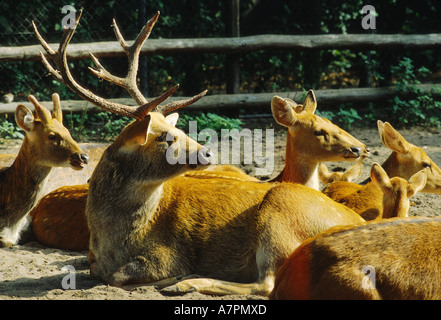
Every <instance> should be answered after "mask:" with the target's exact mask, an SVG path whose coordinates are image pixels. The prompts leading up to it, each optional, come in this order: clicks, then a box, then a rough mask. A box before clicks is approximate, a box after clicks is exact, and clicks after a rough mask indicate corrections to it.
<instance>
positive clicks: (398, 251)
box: [270, 165, 441, 299]
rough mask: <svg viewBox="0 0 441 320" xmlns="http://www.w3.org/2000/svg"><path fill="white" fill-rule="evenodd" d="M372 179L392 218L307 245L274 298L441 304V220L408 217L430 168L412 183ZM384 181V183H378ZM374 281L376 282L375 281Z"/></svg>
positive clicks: (327, 234)
mask: <svg viewBox="0 0 441 320" xmlns="http://www.w3.org/2000/svg"><path fill="white" fill-rule="evenodd" d="M372 169H373V170H378V172H376V173H375V174H373V175H372V178H373V179H374V180H375V181H378V182H379V184H380V185H381V189H382V190H383V191H384V197H383V206H384V210H385V213H386V212H387V214H388V215H389V216H393V217H399V218H392V219H381V220H376V221H372V222H367V223H363V224H359V225H355V226H339V227H334V228H330V229H329V230H327V231H324V232H322V233H320V234H318V235H317V236H315V237H312V238H311V239H308V240H306V241H305V242H304V243H302V245H301V246H299V247H298V248H297V249H296V250H295V251H294V253H293V254H292V255H291V256H290V257H289V258H288V260H286V262H285V263H284V264H283V265H282V267H281V268H280V269H279V271H278V272H277V276H276V283H275V287H274V290H273V291H272V293H271V295H270V298H272V299H440V298H441V282H440V279H441V269H440V265H439V259H440V253H439V240H440V239H439V235H440V234H441V219H440V218H403V217H405V216H407V211H408V208H409V198H410V197H411V196H413V195H414V194H415V193H416V192H418V191H419V190H421V189H422V188H424V185H425V183H426V179H427V175H428V171H429V170H428V169H423V170H421V171H419V172H418V173H416V174H415V175H413V176H412V177H411V178H410V179H409V182H406V181H405V180H404V179H402V178H399V177H394V178H391V179H390V180H389V177H388V176H387V175H386V173H385V172H384V170H383V169H382V168H381V167H380V166H379V165H376V167H374V166H373V167H372ZM377 179H378V180H377ZM372 280H373V281H372Z"/></svg>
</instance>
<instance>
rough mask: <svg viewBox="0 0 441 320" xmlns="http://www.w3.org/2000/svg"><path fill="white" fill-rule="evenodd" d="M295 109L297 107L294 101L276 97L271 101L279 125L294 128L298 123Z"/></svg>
mask: <svg viewBox="0 0 441 320" xmlns="http://www.w3.org/2000/svg"><path fill="white" fill-rule="evenodd" d="M293 107H295V105H294V103H293V101H292V100H288V99H283V98H281V97H279V96H274V97H273V98H272V100H271V110H272V112H273V117H274V119H275V120H276V121H277V123H278V124H281V125H282V126H285V127H290V126H292V125H293V124H294V123H295V121H296V116H295V112H294V110H293Z"/></svg>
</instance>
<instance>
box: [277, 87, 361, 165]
mask: <svg viewBox="0 0 441 320" xmlns="http://www.w3.org/2000/svg"><path fill="white" fill-rule="evenodd" d="M271 108H272V111H273V115H274V118H275V120H276V121H277V122H278V123H279V124H281V125H283V126H285V127H288V134H289V136H288V137H290V136H291V137H293V138H292V139H291V140H292V141H294V140H295V144H296V146H295V147H296V149H298V150H299V151H300V152H301V151H303V150H308V157H309V158H310V159H313V160H314V161H316V162H322V161H345V160H358V159H360V160H362V159H364V158H366V157H367V156H368V155H369V149H368V148H366V146H365V145H364V144H362V143H361V142H360V141H358V140H357V139H355V138H354V137H353V136H351V135H350V134H349V133H347V132H346V131H344V130H343V129H341V128H339V127H338V126H336V125H334V124H333V123H331V122H330V121H329V120H327V119H325V118H322V117H319V116H317V115H315V114H314V112H315V110H316V108H317V101H316V98H315V95H314V92H313V91H312V90H309V92H308V94H307V95H306V98H305V100H304V102H303V104H301V105H299V104H297V103H295V102H294V101H293V100H291V99H283V98H281V97H279V96H275V97H273V99H272V101H271ZM294 137H295V139H294ZM288 147H289V145H288V146H287V148H288Z"/></svg>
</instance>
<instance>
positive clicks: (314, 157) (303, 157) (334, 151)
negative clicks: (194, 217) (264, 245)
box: [32, 91, 369, 251]
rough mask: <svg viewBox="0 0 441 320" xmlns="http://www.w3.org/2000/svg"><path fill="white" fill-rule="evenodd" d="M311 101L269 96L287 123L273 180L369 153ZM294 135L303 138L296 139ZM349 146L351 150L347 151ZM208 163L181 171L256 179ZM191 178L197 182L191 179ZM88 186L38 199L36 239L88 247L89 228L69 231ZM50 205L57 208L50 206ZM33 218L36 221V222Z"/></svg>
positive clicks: (304, 179) (309, 174)
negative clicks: (282, 155)
mask: <svg viewBox="0 0 441 320" xmlns="http://www.w3.org/2000/svg"><path fill="white" fill-rule="evenodd" d="M316 106H317V105H316V101H315V96H314V94H313V92H312V91H310V92H309V94H308V95H307V97H306V98H305V100H304V102H303V105H298V104H296V103H294V102H293V101H292V100H290V99H282V98H279V97H275V98H274V99H273V102H272V110H273V114H274V118H275V119H276V120H277V121H278V123H279V124H281V125H283V126H287V127H289V129H288V137H287V151H286V159H287V162H286V166H285V168H284V170H283V171H282V172H281V173H280V175H279V178H278V179H275V181H273V182H272V183H275V182H277V181H280V182H284V181H288V182H298V183H301V184H308V185H310V186H312V185H314V186H315V185H318V176H317V167H318V165H319V163H320V162H321V161H324V160H327V161H331V160H339V161H344V160H346V161H354V160H360V159H363V158H365V157H367V156H368V154H369V151H368V149H367V148H366V146H365V145H363V144H362V143H361V142H359V141H358V140H357V139H355V138H354V137H352V136H351V135H349V134H348V133H346V132H345V131H343V130H342V129H340V128H339V127H337V126H335V125H334V124H332V123H330V122H329V121H327V120H324V119H322V118H320V117H318V116H316V115H314V112H315V109H316ZM298 127H302V128H303V129H299V128H298ZM316 131H320V132H321V133H322V132H323V135H320V136H317V135H315V134H314V132H316ZM325 137H326V138H325ZM298 140H307V141H305V142H300V141H298ZM308 142H309V143H308ZM298 148H304V149H303V150H301V151H303V152H298V150H297V149H298ZM351 148H352V149H354V150H353V151H351ZM315 149H319V150H318V151H317V150H315ZM320 150H322V152H320ZM213 167H214V168H213V169H212V168H208V169H207V170H203V171H195V172H186V173H184V175H185V176H187V177H193V178H198V179H213V178H215V179H219V178H223V179H230V180H232V181H241V180H242V181H243V180H246V181H258V180H257V179H255V178H253V177H250V176H249V175H246V174H245V173H244V172H243V171H242V170H240V169H238V168H236V167H233V166H228V165H222V166H213ZM160 170H161V168H158V171H160ZM296 172H297V173H296ZM193 181H195V183H198V182H197V181H196V180H193ZM269 187H270V186H268V188H269ZM87 188H88V186H77V187H76V189H71V191H72V192H73V193H76V192H79V193H80V194H82V196H81V195H80V196H76V195H74V194H72V196H73V197H74V198H81V197H83V198H81V200H79V201H77V202H75V203H74V202H73V201H70V200H69V196H70V193H69V192H67V190H66V189H61V190H55V191H54V193H55V194H60V192H63V196H62V197H60V196H53V195H51V194H48V195H47V197H48V199H47V200H45V202H44V203H45V205H44V206H43V205H41V206H40V205H38V206H37V207H36V208H35V209H34V210H33V212H32V215H33V217H34V218H33V221H32V223H33V225H34V229H35V230H36V231H35V232H34V233H35V236H36V238H37V239H38V241H39V242H41V243H43V244H45V245H48V246H51V247H55V248H67V247H69V248H72V249H74V250H79V251H81V250H87V248H88V247H87V246H84V244H85V243H87V241H86V240H85V239H82V238H81V239H80V238H79V237H80V236H82V235H84V236H87V237H88V234H86V233H83V232H74V231H72V230H76V229H77V228H79V229H82V226H83V225H84V224H85V222H84V221H80V220H84V215H83V214H78V215H75V214H74V213H72V212H69V211H74V212H81V211H83V212H84V210H85V207H84V203H85V198H87V195H86V193H85V192H87V191H86V190H87ZM317 189H318V187H317ZM49 202H50V204H49ZM55 208H58V209H56V210H55ZM73 217H75V218H73ZM36 224H39V225H38V226H37V225H36ZM49 231H51V232H52V231H54V232H55V233H51V234H49V233H48V232H49ZM57 238H58V240H57Z"/></svg>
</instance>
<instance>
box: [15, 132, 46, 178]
mask: <svg viewBox="0 0 441 320" xmlns="http://www.w3.org/2000/svg"><path fill="white" fill-rule="evenodd" d="M36 159H37V156H36V154H35V151H34V150H33V148H32V145H31V143H30V142H29V140H28V138H27V137H25V139H24V140H23V144H22V147H21V148H20V151H19V152H18V154H17V157H16V158H15V161H14V163H13V164H12V166H11V170H12V171H14V172H15V173H16V175H15V176H16V177H21V178H20V179H18V180H20V181H22V182H23V184H26V185H27V184H29V185H30V186H31V185H32V186H37V185H41V184H42V183H44V182H45V181H46V179H47V177H48V176H49V173H50V172H51V169H52V168H51V167H49V166H44V165H40V164H38V163H37V162H36Z"/></svg>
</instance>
